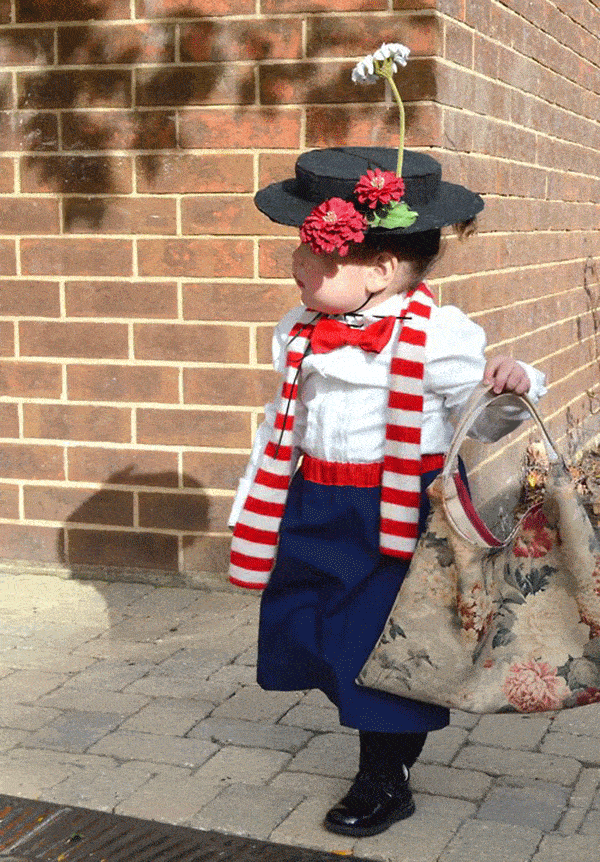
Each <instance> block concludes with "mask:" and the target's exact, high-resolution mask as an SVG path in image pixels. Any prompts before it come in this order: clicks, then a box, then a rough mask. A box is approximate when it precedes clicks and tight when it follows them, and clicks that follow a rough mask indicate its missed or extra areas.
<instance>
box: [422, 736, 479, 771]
mask: <svg viewBox="0 0 600 862" xmlns="http://www.w3.org/2000/svg"><path fill="white" fill-rule="evenodd" d="M466 739H467V731H466V730H465V729H464V728H462V727H444V728H442V730H435V731H433V732H432V733H430V734H428V736H427V742H426V743H425V747H424V748H423V751H422V752H421V754H420V755H419V759H420V760H421V762H423V763H445V764H449V763H451V762H452V760H453V758H454V757H455V756H456V753H457V751H459V750H460V749H461V747H462V746H463V745H464V744H465V742H466Z"/></svg>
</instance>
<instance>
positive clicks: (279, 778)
mask: <svg viewBox="0 0 600 862" xmlns="http://www.w3.org/2000/svg"><path fill="white" fill-rule="evenodd" d="M351 785H352V782H351V781H350V780H349V779H345V778H329V777H328V776H326V775H312V774H311V773H309V772H289V771H287V770H286V771H285V772H282V773H280V774H279V775H276V776H275V778H274V779H273V780H272V781H271V782H270V783H269V787H276V788H278V789H279V790H291V791H292V792H293V793H301V794H302V795H303V796H322V797H323V798H324V799H327V800H328V801H329V803H330V805H333V804H334V803H335V802H337V801H338V799H341V798H342V796H345V795H346V793H348V791H349V790H350V787H351Z"/></svg>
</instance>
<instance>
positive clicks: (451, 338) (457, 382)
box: [423, 305, 546, 442]
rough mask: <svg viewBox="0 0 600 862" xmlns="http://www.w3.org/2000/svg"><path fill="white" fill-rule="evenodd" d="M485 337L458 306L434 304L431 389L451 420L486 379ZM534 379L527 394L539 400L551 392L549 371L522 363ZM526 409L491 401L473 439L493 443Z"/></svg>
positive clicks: (427, 367) (427, 370) (428, 371)
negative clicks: (547, 392)
mask: <svg viewBox="0 0 600 862" xmlns="http://www.w3.org/2000/svg"><path fill="white" fill-rule="evenodd" d="M486 342H487V340H486V335H485V332H484V330H483V329H482V328H481V327H480V326H478V325H477V324H476V323H474V322H473V321H472V320H470V319H469V318H468V317H467V316H466V315H465V314H464V313H463V312H462V311H460V309H458V308H456V307H455V306H453V305H445V306H442V307H440V308H437V307H434V308H433V309H432V313H431V320H430V327H429V332H428V336H427V347H426V364H425V377H424V381H423V385H424V387H425V389H426V390H429V391H430V392H432V393H434V394H435V395H437V396H438V397H440V398H441V399H442V400H443V405H444V409H445V411H446V413H447V416H448V418H449V419H450V421H451V422H452V423H453V424H454V423H455V422H456V420H457V418H458V416H459V415H460V412H461V409H462V407H463V406H464V404H465V402H466V401H467V400H468V398H469V395H470V394H471V392H472V391H473V389H474V387H475V386H476V385H477V384H478V383H481V380H482V379H483V372H484V369H485V362H486V359H485V354H484V351H485V347H486ZM519 365H521V367H522V368H523V369H524V370H525V372H526V374H527V376H528V377H529V382H530V388H529V391H528V393H527V394H528V396H529V398H531V400H532V401H533V402H534V403H536V402H537V401H538V400H539V399H540V398H541V397H542V395H544V394H545V393H546V388H545V375H544V374H542V372H541V371H538V370H537V369H536V368H533V366H531V365H527V364H526V363H524V362H519ZM527 418H529V414H528V413H527V412H526V411H522V410H520V409H519V404H518V403H516V402H515V403H512V404H511V399H510V398H503V399H502V400H501V401H500V402H499V403H498V404H497V405H496V404H495V403H492V404H491V405H490V406H489V407H488V408H487V409H486V410H485V411H484V412H483V413H482V414H481V416H480V417H479V419H478V420H477V422H476V423H475V424H474V425H473V427H472V428H471V431H470V433H469V436H470V437H473V438H475V439H476V440H481V441H483V442H493V441H495V440H498V439H499V438H500V437H502V436H504V435H505V434H509V433H510V432H511V431H513V430H514V429H515V428H516V427H517V426H518V425H519V424H520V423H521V422H522V421H523V420H524V419H527Z"/></svg>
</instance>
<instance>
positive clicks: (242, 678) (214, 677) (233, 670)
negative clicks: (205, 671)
mask: <svg viewBox="0 0 600 862" xmlns="http://www.w3.org/2000/svg"><path fill="white" fill-rule="evenodd" d="M208 679H209V682H211V683H221V684H223V685H237V686H242V685H244V686H245V685H256V684H257V683H256V668H255V667H249V666H248V665H245V664H228V665H226V666H225V667H220V668H219V669H218V670H216V671H214V673H211V675H210V676H209V678H208Z"/></svg>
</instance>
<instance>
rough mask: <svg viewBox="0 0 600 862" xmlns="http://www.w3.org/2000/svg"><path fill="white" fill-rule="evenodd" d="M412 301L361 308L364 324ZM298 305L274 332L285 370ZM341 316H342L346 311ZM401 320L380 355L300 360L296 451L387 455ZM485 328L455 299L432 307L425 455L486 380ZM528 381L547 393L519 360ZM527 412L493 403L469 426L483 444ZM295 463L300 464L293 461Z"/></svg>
mask: <svg viewBox="0 0 600 862" xmlns="http://www.w3.org/2000/svg"><path fill="white" fill-rule="evenodd" d="M407 304H408V299H407V298H406V297H405V296H404V295H403V294H400V295H397V296H393V297H391V298H390V299H388V300H386V301H385V302H382V303H380V304H379V305H376V306H373V308H370V309H366V310H365V311H364V312H361V316H360V318H353V319H350V318H348V317H346V318H345V319H346V322H351V323H353V324H354V323H356V322H359V321H360V322H363V321H364V325H365V326H367V325H369V324H370V323H373V322H374V321H375V320H377V319H379V318H381V317H385V316H387V315H394V316H400V315H402V313H403V312H404V310H405V308H406V306H407ZM305 310H306V309H305V307H304V306H299V307H297V308H294V309H292V311H290V312H288V314H286V315H285V317H284V318H283V319H282V320H281V321H280V323H279V324H278V325H277V327H276V328H275V331H274V334H273V365H274V367H275V369H276V370H277V371H279V372H280V373H284V370H285V364H286V352H287V351H286V343H287V340H288V335H289V332H290V330H291V328H292V326H293V325H294V324H295V323H296V321H297V320H298V319H299V318H300V316H301V315H302V314H303V313H304V311H305ZM341 319H344V318H343V317H342V318H341ZM400 325H401V321H400V320H398V321H397V322H396V326H395V329H394V332H393V333H392V337H391V338H390V340H389V342H388V343H387V345H386V346H385V347H384V348H383V350H382V351H381V353H367V352H365V351H364V350H361V349H360V348H359V347H351V346H346V347H341V348H338V349H337V350H333V351H331V352H330V353H319V354H308V355H307V356H306V357H305V358H304V360H303V361H302V370H301V377H300V387H299V395H298V403H297V405H296V419H295V422H294V443H295V446H296V447H297V449H298V451H299V452H300V451H301V452H306V453H307V454H308V455H312V456H313V457H315V458H321V459H323V460H325V461H338V462H342V463H356V464H364V463H371V462H374V461H381V460H383V455H384V444H385V430H386V412H387V401H388V387H389V376H390V364H391V360H392V352H393V346H394V345H395V343H396V341H397V338H398V330H399V327H400ZM485 345H486V336H485V332H484V331H483V329H482V328H481V327H480V326H478V325H477V324H476V323H473V321H472V320H470V319H469V318H468V317H467V316H466V315H465V314H463V312H462V311H460V310H459V309H458V308H456V307H455V306H452V305H445V306H442V307H441V308H438V307H437V306H434V307H433V308H432V311H431V318H430V322H429V327H428V331H427V342H426V348H425V373H424V377H423V425H422V432H421V451H422V452H423V454H432V453H435V452H445V451H446V449H447V448H448V445H449V443H450V440H451V439H452V434H453V424H452V423H453V422H455V421H456V419H457V417H458V415H459V413H460V410H461V408H462V406H463V405H464V403H465V402H466V401H467V399H468V397H469V395H470V394H471V392H472V390H473V388H474V387H475V386H476V385H477V384H478V383H480V382H481V379H482V377H483V370H484V367H485V361H486V360H485V357H484V353H483V351H484V348H485ZM519 364H520V365H521V366H522V367H523V368H524V369H525V371H526V372H527V374H528V376H529V380H530V383H531V386H530V389H529V392H528V395H529V397H530V398H531V399H532V400H533V401H534V402H537V400H538V399H539V398H541V396H542V395H544V394H545V392H546V389H545V386H544V383H545V376H544V375H543V374H542V373H541V372H540V371H538V370H537V369H535V368H533V367H532V366H530V365H526V364H525V363H519ZM276 414H277V402H276V401H275V402H272V403H270V404H267V405H266V407H265V421H264V422H263V423H262V425H261V426H260V427H259V429H258V431H257V434H256V439H255V441H254V446H253V448H252V454H251V456H250V461H249V463H248V467H247V469H246V473H245V474H244V476H243V477H242V479H241V480H240V483H239V486H238V491H237V494H236V497H235V500H234V504H233V508H232V511H231V516H230V520H229V524H230V526H233V525H235V523H236V522H237V519H238V516H239V513H240V511H241V509H242V508H243V505H244V502H245V500H246V497H247V495H248V492H249V490H250V487H251V485H252V482H253V480H254V476H255V475H256V471H257V469H258V462H259V460H260V458H261V455H262V453H263V451H264V448H265V446H266V444H267V442H268V440H269V439H270V437H271V435H272V432H273V425H274V422H275V417H276ZM528 415H529V414H528V413H521V412H520V411H519V408H518V405H511V404H510V400H509V399H502V401H501V402H500V404H499V405H498V406H495V405H494V404H492V405H491V406H490V407H489V408H488V409H486V410H485V411H484V413H483V414H482V415H481V416H480V418H479V419H478V421H477V423H476V424H475V425H474V426H473V428H472V429H471V432H470V435H469V436H471V437H473V438H475V439H477V440H482V441H485V442H492V441H494V440H498V439H499V438H500V437H502V436H503V435H504V434H508V433H509V432H510V431H512V430H513V429H514V428H516V427H517V425H518V424H519V423H520V422H521V421H522V420H523V419H524V418H527V417H528ZM293 468H295V465H293Z"/></svg>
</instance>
